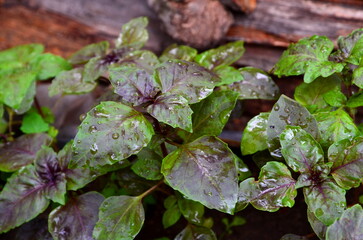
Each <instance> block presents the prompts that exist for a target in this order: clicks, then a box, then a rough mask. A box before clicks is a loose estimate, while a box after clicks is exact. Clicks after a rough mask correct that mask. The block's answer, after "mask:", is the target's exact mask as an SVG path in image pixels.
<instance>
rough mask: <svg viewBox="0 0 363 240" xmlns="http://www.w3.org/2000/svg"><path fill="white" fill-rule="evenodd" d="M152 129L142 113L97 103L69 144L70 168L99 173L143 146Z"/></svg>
mask: <svg viewBox="0 0 363 240" xmlns="http://www.w3.org/2000/svg"><path fill="white" fill-rule="evenodd" d="M152 135H154V129H153V126H152V125H151V123H150V122H149V121H148V120H147V119H146V118H145V117H144V116H143V114H142V113H140V112H138V111H136V110H134V109H133V108H131V107H129V106H126V105H124V104H122V103H117V102H111V101H108V102H101V103H100V104H99V105H97V106H96V107H94V108H93V109H92V110H91V111H89V112H88V113H87V115H86V118H85V119H84V120H83V122H82V123H81V125H80V128H79V131H78V133H77V135H76V137H75V140H74V143H73V150H74V156H73V157H72V160H71V162H70V167H71V168H77V167H78V168H81V167H87V168H91V169H95V170H97V169H98V170H100V169H102V168H104V167H105V166H107V165H109V164H114V163H117V162H119V164H122V163H126V162H127V161H126V160H125V159H126V158H128V157H129V156H131V155H133V154H137V153H138V152H140V150H141V149H142V148H143V147H145V146H147V144H148V143H149V142H150V140H151V137H152Z"/></svg>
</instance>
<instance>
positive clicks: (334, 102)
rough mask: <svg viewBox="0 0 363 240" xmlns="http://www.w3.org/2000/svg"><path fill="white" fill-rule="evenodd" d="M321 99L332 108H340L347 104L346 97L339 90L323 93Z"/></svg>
mask: <svg viewBox="0 0 363 240" xmlns="http://www.w3.org/2000/svg"><path fill="white" fill-rule="evenodd" d="M323 98H324V101H325V102H326V103H327V104H329V105H330V106H332V107H342V106H344V105H345V103H346V102H347V97H346V96H345V95H344V93H342V92H341V91H340V90H339V89H337V90H332V91H330V92H327V93H325V94H324V95H323Z"/></svg>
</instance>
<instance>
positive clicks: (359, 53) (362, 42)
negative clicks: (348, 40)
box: [346, 29, 363, 65]
mask: <svg viewBox="0 0 363 240" xmlns="http://www.w3.org/2000/svg"><path fill="white" fill-rule="evenodd" d="M359 30H360V38H359V39H358V40H357V41H356V42H355V44H354V47H353V48H352V50H351V52H350V55H349V57H348V58H347V59H346V61H347V62H349V63H352V64H354V65H359V64H360V62H361V61H362V60H361V59H362V57H363V50H362V48H363V31H362V30H363V29H359ZM359 30H358V31H359Z"/></svg>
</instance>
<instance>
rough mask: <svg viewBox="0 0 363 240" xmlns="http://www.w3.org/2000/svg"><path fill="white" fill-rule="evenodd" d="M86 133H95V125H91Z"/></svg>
mask: <svg viewBox="0 0 363 240" xmlns="http://www.w3.org/2000/svg"><path fill="white" fill-rule="evenodd" d="M88 132H89V133H95V132H97V127H96V126H95V125H91V126H90V127H89V128H88Z"/></svg>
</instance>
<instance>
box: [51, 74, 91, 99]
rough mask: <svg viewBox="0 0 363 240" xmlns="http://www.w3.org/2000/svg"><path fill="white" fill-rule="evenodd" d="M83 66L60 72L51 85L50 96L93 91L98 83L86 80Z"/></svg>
mask: <svg viewBox="0 0 363 240" xmlns="http://www.w3.org/2000/svg"><path fill="white" fill-rule="evenodd" d="M82 73H83V68H74V69H72V70H70V71H64V72H61V73H60V74H58V75H57V76H56V77H55V79H54V80H53V81H52V84H51V85H50V86H49V92H48V93H49V96H50V97H52V96H55V95H57V94H83V93H88V92H90V91H92V90H93V89H94V88H95V86H96V83H95V82H85V81H84V80H83V77H82Z"/></svg>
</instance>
